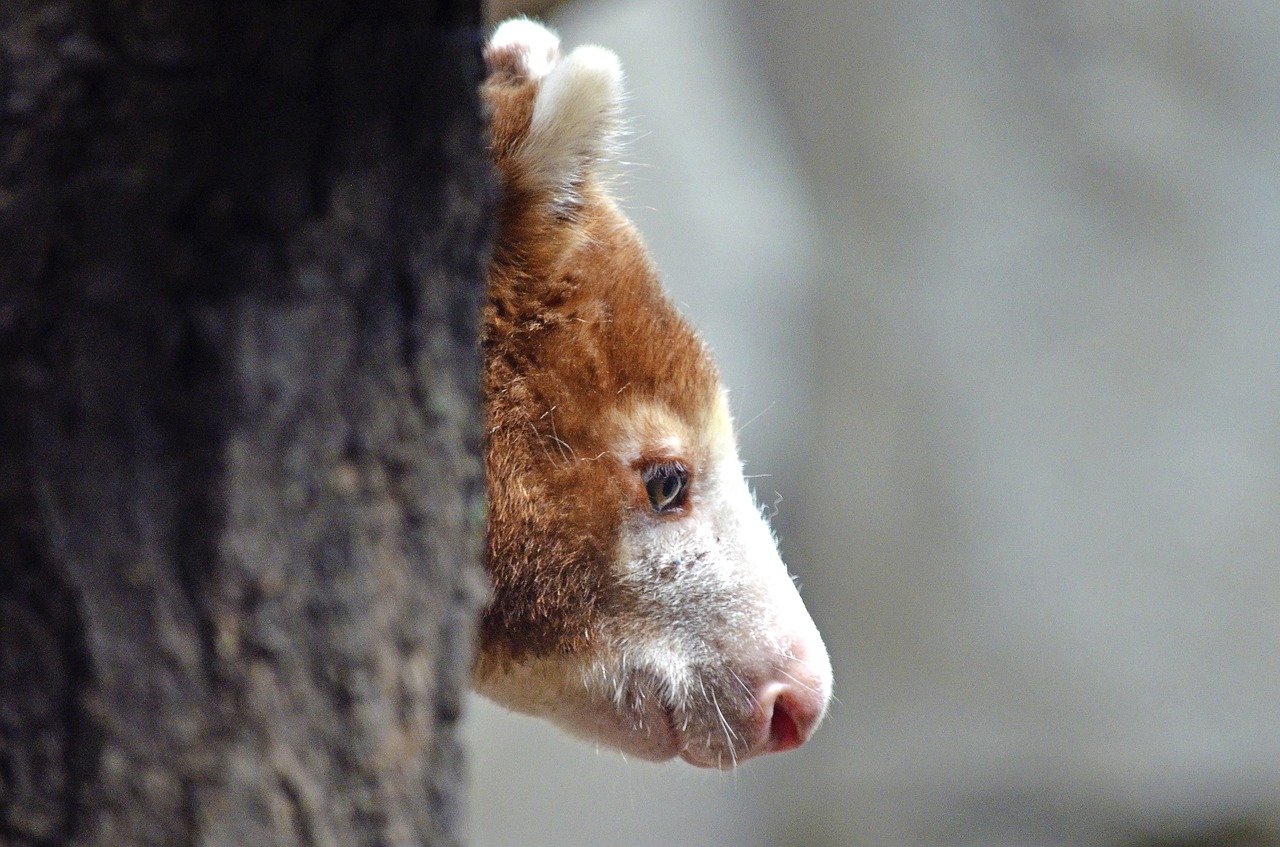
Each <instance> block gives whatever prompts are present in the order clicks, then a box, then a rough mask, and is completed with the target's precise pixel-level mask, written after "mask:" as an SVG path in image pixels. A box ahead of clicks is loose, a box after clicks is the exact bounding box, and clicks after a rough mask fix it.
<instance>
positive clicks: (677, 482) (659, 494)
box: [643, 462, 689, 515]
mask: <svg viewBox="0 0 1280 847" xmlns="http://www.w3.org/2000/svg"><path fill="white" fill-rule="evenodd" d="M643 476H644V488H645V491H647V492H648V493H649V505H650V506H652V507H653V510H654V511H655V512H657V513H658V514H660V515H661V514H666V513H668V512H674V511H676V510H677V509H679V508H681V507H682V506H684V501H685V500H686V499H687V498H686V496H685V495H686V493H687V490H688V487H689V472H688V471H686V470H685V469H684V465H681V464H680V463H679V462H660V463H658V464H656V465H649V466H648V467H647V468H645V469H644V472H643Z"/></svg>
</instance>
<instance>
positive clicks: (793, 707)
mask: <svg viewBox="0 0 1280 847" xmlns="http://www.w3.org/2000/svg"><path fill="white" fill-rule="evenodd" d="M792 675H793V674H792V673H788V674H786V676H788V677H790V676H792ZM794 676H795V677H796V678H795V679H787V680H786V681H781V682H779V681H773V682H768V683H766V684H765V685H764V687H763V688H762V689H761V690H760V693H759V694H758V695H757V696H756V700H757V702H758V703H759V704H760V706H759V708H760V710H761V712H762V717H763V719H764V721H765V722H766V724H767V727H768V729H767V732H768V735H767V737H766V738H765V741H764V744H763V748H764V749H762V750H760V752H761V753H781V752H783V751H784V750H794V749H795V748H797V747H799V746H800V745H801V744H804V743H805V742H806V741H808V740H809V736H811V735H813V731H814V730H815V729H817V728H818V724H819V723H821V722H822V716H823V715H824V714H826V711H827V691H826V690H825V686H824V685H823V684H822V683H821V682H819V681H818V680H814V681H813V682H812V684H810V682H809V680H807V679H806V678H805V677H804V676H800V675H799V674H794Z"/></svg>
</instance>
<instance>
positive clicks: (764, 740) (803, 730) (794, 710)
mask: <svg viewBox="0 0 1280 847" xmlns="http://www.w3.org/2000/svg"><path fill="white" fill-rule="evenodd" d="M786 655H787V658H786V659H784V660H783V661H782V662H780V663H777V664H775V665H773V667H772V670H771V671H770V672H769V673H768V674H766V675H765V676H764V677H763V679H762V680H761V681H760V682H758V683H756V684H755V685H754V686H751V688H752V689H753V690H752V691H751V697H750V698H749V702H750V703H751V704H752V708H750V709H748V710H747V711H746V712H745V713H744V714H742V715H741V717H740V719H739V720H738V721H735V720H734V718H733V717H732V716H731V715H728V714H726V710H724V709H722V708H720V706H721V704H716V705H717V718H718V719H719V720H721V721H724V725H725V726H726V728H728V729H729V730H730V732H729V735H730V736H731V737H736V740H738V742H739V743H735V744H734V745H733V747H734V749H733V750H732V754H731V755H730V756H726V755H724V752H725V751H724V750H717V749H715V748H714V747H710V746H702V745H696V744H695V745H693V746H691V747H687V748H685V749H684V750H683V751H682V752H681V758H682V759H684V760H685V761H686V762H688V763H689V764H692V765H697V766H699V767H706V768H718V769H721V770H723V769H726V768H731V767H734V766H735V765H737V764H740V763H741V762H743V761H744V760H746V759H751V758H755V757H756V756H763V755H764V754H766V753H781V752H784V751H786V750H794V749H795V748H797V747H799V746H801V745H802V744H804V743H805V742H807V741H808V740H809V739H810V738H811V737H812V736H813V733H814V731H815V730H816V729H817V728H818V725H819V724H820V723H822V718H823V716H824V715H825V714H826V712H827V703H828V701H829V700H830V699H831V665H830V661H829V660H828V658H827V653H826V650H825V648H823V647H822V644H821V641H818V642H817V649H816V651H815V652H813V653H811V652H810V651H809V650H805V649H804V648H803V647H798V648H797V649H793V650H792V651H789V652H788V653H787V654H786ZM735 723H737V724H738V726H737V727H734V726H733V724H735Z"/></svg>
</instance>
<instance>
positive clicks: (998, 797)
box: [467, 0, 1280, 847]
mask: <svg viewBox="0 0 1280 847" xmlns="http://www.w3.org/2000/svg"><path fill="white" fill-rule="evenodd" d="M517 6H518V7H519V8H528V7H527V6H523V7H522V6H519V5H518V4H517ZM505 11H508V10H503V9H497V8H495V10H494V12H493V15H492V17H494V18H495V19H496V18H498V17H501V16H502V15H503V13H504V12H505ZM543 15H544V18H545V19H546V20H547V21H548V22H549V23H550V24H551V25H552V26H553V27H555V28H557V29H558V30H559V31H560V33H561V35H562V38H563V40H564V42H565V43H566V45H569V46H573V45H576V44H579V43H583V42H596V43H600V44H604V45H607V46H608V47H611V48H612V49H614V50H615V51H617V52H618V53H619V55H620V56H621V57H622V61H623V67H624V68H625V70H626V72H627V75H628V80H629V89H630V92H631V99H630V106H629V110H630V115H631V122H632V129H633V132H632V134H631V135H630V136H629V140H628V143H627V146H626V151H625V158H626V159H627V160H628V162H629V163H630V164H629V165H628V166H627V167H626V169H625V171H626V178H625V180H624V181H623V182H622V184H621V186H620V189H619V190H620V193H621V195H622V197H623V199H624V205H625V207H626V208H627V209H628V210H629V211H630V213H631V215H632V216H633V218H634V219H635V220H636V222H637V224H638V225H639V228H640V229H641V231H642V232H643V233H644V234H645V235H646V237H647V239H648V241H649V243H650V246H651V247H652V250H653V253H654V255H655V257H656V260H657V263H658V265H659V266H660V267H661V268H662V269H663V271H664V273H665V275H666V278H667V281H668V284H669V287H670V289H671V290H672V292H673V294H674V296H675V297H676V299H677V300H678V301H680V303H681V304H682V306H683V307H684V309H685V312H686V313H687V314H688V315H689V316H690V317H691V319H692V320H693V321H694V322H695V323H696V324H697V325H698V326H699V327H700V328H701V329H702V330H703V332H704V334H705V335H706V337H707V338H708V339H709V341H710V343H711V345H712V347H713V348H714V349H715V350H716V353H717V356H718V359H719V361H720V363H721V365H722V368H723V371H724V374H725V379H726V381H727V383H728V384H729V386H730V389H731V391H732V396H733V398H734V404H735V411H736V414H737V418H738V421H739V424H740V426H741V435H740V438H741V442H742V452H743V455H744V457H745V458H746V460H747V471H748V473H751V474H768V476H764V477H760V478H757V479H756V480H755V481H754V483H755V486H756V490H757V494H758V496H759V498H760V499H761V500H762V501H763V502H765V503H767V504H770V505H776V509H777V515H776V517H775V519H774V525H775V527H776V529H777V530H778V532H779V534H780V535H781V539H782V550H783V556H784V558H785V559H786V560H787V562H788V563H789V565H790V567H791V569H792V570H793V571H794V572H795V573H796V574H797V575H798V576H799V579H800V582H801V584H802V589H803V593H804V596H805V599H806V601H807V603H808V605H809V608H810V609H811V610H812V612H813V614H814V617H815V618H816V620H817V621H818V625H819V627H820V628H821V629H822V631H823V633H824V635H825V637H826V640H827V643H828V646H829V648H830V650H831V653H832V658H833V662H834V665H835V672H836V694H837V696H838V698H839V701H838V702H837V703H836V704H835V705H834V706H833V709H832V711H831V714H830V716H829V718H828V720H827V722H826V723H825V724H824V725H823V727H822V728H821V729H820V730H819V732H818V734H817V736H816V737H815V738H814V740H813V741H812V742H811V743H810V744H809V745H807V746H806V747H805V748H803V749H801V750H799V751H796V752H793V753H788V754H785V755H781V756H776V757H770V759H768V760H763V761H755V762H752V763H750V764H749V765H747V766H746V767H744V768H742V769H740V770H738V771H736V772H733V773H729V774H712V773H704V772H699V771H694V770H693V769H691V768H689V767H688V766H685V765H665V766H654V765H649V764H645V763H639V762H629V761H625V760H623V759H622V758H621V757H620V756H619V755H618V754H616V753H611V752H597V751H596V750H594V749H593V748H592V747H590V746H589V745H586V744H583V743H581V742H577V741H573V740H570V739H568V738H566V737H564V736H562V735H561V734H560V733H559V732H557V731H556V730H554V729H552V728H551V727H549V726H548V725H546V724H544V723H541V722H538V721H534V720H529V719H525V718H521V717H517V716H513V715H508V714H506V713H504V712H502V711H501V710H499V709H497V708H496V707H493V706H491V705H489V704H488V703H485V702H483V701H481V700H479V699H473V701H472V702H471V704H470V706H471V708H470V716H469V719H468V728H467V732H468V736H469V739H470V745H471V750H472V760H471V774H472V781H473V785H472V790H471V796H472V800H471V817H472V820H471V824H470V832H471V841H470V843H471V844H472V845H473V847H517V846H518V847H539V845H548V846H549V845H555V847H577V845H594V847H615V845H616V847H623V845H626V846H627V847H631V845H680V847H704V845H706V846H709V845H736V847H757V846H759V847H764V846H765V845H784V846H785V847H828V845H833V846H834V845H840V847H844V845H883V847H896V845H904V846H905V845H922V846H923V847H932V845H956V846H957V847H959V845H992V847H1004V845H1010V847H1012V845H1027V846H1028V847H1040V845H1045V846H1046V847H1047V846H1048V845H1101V846H1102V847H1109V845H1116V847H1142V846H1143V845H1150V846H1151V847H1157V845H1158V846H1159V847H1179V846H1180V845H1181V846H1183V847H1193V845H1277V844H1280V11H1278V9H1277V6H1276V4H1275V3H1274V0H1253V1H1252V2H1250V1H1249V0H1241V2H1235V3H1231V4H1209V3H1195V2H1162V3H1153V2H1137V0H1132V1H1131V2H1116V1H1115V0H1112V2H1101V0H1079V2H1075V3H1038V2H1023V3H1012V2H994V0H971V2H960V3H938V2H910V0H906V1H904V2H899V3H883V2H874V3H863V2H850V0H845V2H840V1H839V0H827V1H826V2H823V0H809V2H797V3H745V2H730V0H703V1H702V2H693V3H690V2H680V0H634V2H631V1H628V2H594V3H592V2H579V3H564V4H559V5H554V6H553V7H551V8H550V9H548V10H545V12H544V13H543Z"/></svg>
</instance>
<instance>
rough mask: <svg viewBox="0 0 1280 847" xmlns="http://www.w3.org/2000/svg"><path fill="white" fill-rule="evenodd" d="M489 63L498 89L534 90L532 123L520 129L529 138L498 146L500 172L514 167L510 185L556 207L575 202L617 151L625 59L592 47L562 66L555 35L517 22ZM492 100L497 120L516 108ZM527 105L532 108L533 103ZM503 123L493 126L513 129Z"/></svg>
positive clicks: (498, 39)
mask: <svg viewBox="0 0 1280 847" xmlns="http://www.w3.org/2000/svg"><path fill="white" fill-rule="evenodd" d="M485 58H486V61H487V62H488V65H489V71H490V81H491V83H493V84H498V85H501V86H503V87H507V88H510V87H515V88H517V89H523V88H526V87H532V89H533V94H532V109H531V111H530V115H529V119H528V123H527V124H523V125H521V126H520V127H519V129H521V130H523V137H518V138H507V139H504V138H495V139H494V144H495V150H497V151H499V154H498V158H499V164H500V165H501V164H509V165H510V166H511V171H513V172H512V173H509V177H511V178H513V179H514V180H515V181H516V182H517V183H518V187H519V188H522V189H524V190H526V191H532V192H538V193H542V192H548V193H550V194H551V195H552V197H553V199H554V201H555V202H561V201H564V200H572V199H573V198H574V197H575V196H576V194H577V189H578V187H579V186H580V185H581V184H582V183H583V181H584V180H585V179H586V177H587V175H588V174H589V173H590V171H591V169H592V167H593V166H594V165H595V164H596V163H597V162H599V161H601V160H602V159H604V158H606V157H607V155H608V154H609V152H610V150H611V149H612V147H613V142H614V138H615V135H616V133H617V130H618V120H619V114H620V111H621V104H622V67H621V65H620V63H619V62H618V57H617V56H616V55H615V54H614V53H613V52H612V51H609V50H606V49H604V48H603V47H595V46H590V45H588V46H583V47H579V48H577V49H576V50H574V51H573V52H572V53H570V54H569V55H568V56H566V57H564V58H563V59H561V58H560V39H559V38H558V37H557V36H556V35H555V33H553V32H551V31H550V30H548V29H546V28H545V27H543V26H541V25H539V24H536V23H534V22H533V21H530V20H527V19H524V18H517V19H514V20H510V21H507V22H506V23H504V24H503V25H502V26H500V27H498V29H497V31H496V32H494V34H493V38H491V39H490V41H489V44H488V46H487V47H486V49H485ZM493 100H494V108H495V111H498V112H500V111H501V110H502V109H503V107H504V105H506V106H507V107H508V108H514V107H515V104H508V101H506V100H503V99H500V98H493ZM520 105H522V106H524V108H528V104H527V101H526V103H524V104H520ZM501 118H502V116H501V115H495V119H494V121H493V124H494V126H495V127H499V126H509V122H507V121H504V120H501ZM512 129H513V130H515V131H516V132H517V133H518V132H519V130H516V129H515V128H514V127H512ZM504 154H505V155H504ZM503 159H507V162H505V163H504V162H503V161H502V160H503Z"/></svg>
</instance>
